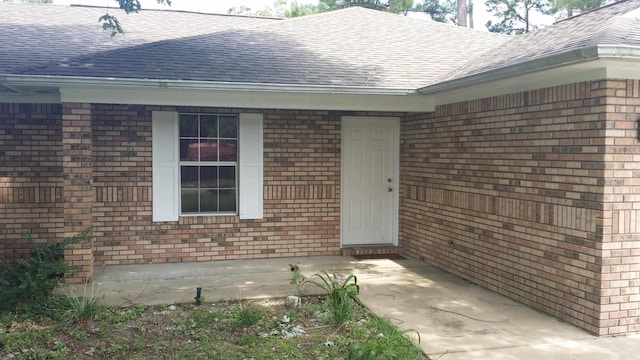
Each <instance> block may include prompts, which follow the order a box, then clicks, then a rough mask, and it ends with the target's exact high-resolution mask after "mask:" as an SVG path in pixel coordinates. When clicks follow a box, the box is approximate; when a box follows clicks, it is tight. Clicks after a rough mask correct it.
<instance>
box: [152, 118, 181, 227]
mask: <svg viewBox="0 0 640 360" xmlns="http://www.w3.org/2000/svg"><path fill="white" fill-rule="evenodd" d="M151 119H152V125H151V143H152V145H151V149H152V191H153V198H152V208H153V216H152V217H153V221H154V222H157V221H178V216H179V214H180V196H179V195H180V194H179V191H180V179H179V170H180V167H179V166H178V165H179V161H178V160H179V147H178V131H179V130H178V113H177V112H173V111H154V112H153V113H152V116H151Z"/></svg>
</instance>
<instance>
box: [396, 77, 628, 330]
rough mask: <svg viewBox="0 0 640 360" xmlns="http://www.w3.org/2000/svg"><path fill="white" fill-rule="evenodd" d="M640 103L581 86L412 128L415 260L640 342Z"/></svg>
mask: <svg viewBox="0 0 640 360" xmlns="http://www.w3.org/2000/svg"><path fill="white" fill-rule="evenodd" d="M629 89H633V90H632V91H634V95H633V98H630V97H629V94H630V93H629ZM635 91H637V83H635V82H634V83H633V84H631V85H627V84H626V83H625V82H606V81H602V82H592V83H579V84H574V85H568V86H559V87H553V88H547V89H541V90H535V91H528V92H523V93H517V94H512V95H507V96H499V97H493V98H487V99H482V100H477V101H470V102H464V103H457V104H451V105H446V106H440V107H438V108H437V110H436V112H435V113H433V114H426V115H416V116H411V117H408V118H406V119H405V120H404V121H403V123H402V135H401V136H402V139H401V147H402V150H401V154H402V155H401V174H402V175H401V177H402V179H401V181H402V190H401V213H400V231H401V234H400V238H401V243H402V245H403V246H404V248H405V250H406V251H407V253H409V254H411V255H414V256H418V257H420V258H423V259H428V260H429V261H431V262H433V263H434V264H435V265H436V266H439V267H442V268H444V269H446V270H448V271H451V272H453V273H455V274H458V275H460V276H462V277H465V278H468V279H470V280H471V281H473V282H475V283H478V284H480V285H482V286H485V287H487V288H489V289H491V290H494V291H497V292H499V293H502V294H505V295H507V296H509V297H511V298H514V299H516V300H518V301H521V302H523V303H525V304H527V305H530V306H532V307H534V308H537V309H540V310H542V311H544V312H546V313H549V314H552V315H554V316H556V317H558V318H561V319H563V320H565V321H568V322H570V323H573V324H575V325H578V326H580V327H583V328H585V329H587V330H589V331H591V332H594V333H597V334H615V333H621V332H626V331H628V330H632V327H631V326H629V327H621V322H628V323H632V324H637V321H638V310H637V309H638V300H639V299H638V296H637V294H638V285H639V284H638V270H639V269H638V266H637V264H638V260H639V259H638V255H639V254H638V247H639V243H638V235H639V234H638V230H637V229H636V228H635V226H632V225H631V224H632V223H633V221H634V220H633V219H635V218H634V217H633V216H636V215H635V213H633V212H632V211H630V210H631V209H638V208H640V206H639V203H638V202H637V201H635V198H634V197H637V195H632V194H634V193H635V194H637V193H639V189H640V188H639V187H638V186H637V180H634V179H633V177H634V174H633V170H632V169H633V168H634V167H635V166H636V165H635V163H634V161H636V163H637V160H638V159H639V158H638V156H639V154H638V152H639V150H640V147H638V142H637V140H635V131H636V130H635V122H634V121H635V118H634V116H636V115H635V114H634V111H635V113H637V111H638V108H637V107H636V108H635V109H633V107H632V106H629V105H630V104H635V105H637V104H638V99H637V93H636V92H635ZM615 103H619V104H629V105H627V106H626V107H622V106H619V105H618V106H617V105H614V104H615ZM625 112H626V113H625ZM621 113H624V114H621ZM605 136H608V137H609V138H605ZM614 138H615V139H614ZM611 160H614V162H609V163H606V164H605V161H611ZM614 169H620V170H614ZM621 177H625V178H626V179H625V180H621V179H620V178H621ZM627 185H633V187H628V186H627ZM614 194H615V195H614ZM625 194H626V195H625ZM603 202H604V205H603ZM612 208H616V209H625V211H626V212H624V211H623V212H621V211H614V213H613V215H612V213H611V211H610V210H611V209H612ZM615 214H618V215H615ZM621 218H624V219H625V221H627V223H625V224H626V225H620V224H621V223H620V221H619V220H618V221H617V222H616V219H621ZM613 224H617V225H616V226H617V228H618V229H620V230H622V234H619V235H618V236H614V235H613V234H612V235H608V233H609V232H612V230H611V228H612V226H613ZM623 239H624V240H623ZM608 244H610V245H608ZM603 247H604V248H605V251H604V252H602V251H601V249H602V248H603ZM609 247H611V248H612V250H611V251H609V250H608V249H609ZM613 248H615V249H619V251H617V250H613ZM624 249H626V250H624ZM614 264H619V265H620V266H613V265H614ZM625 264H626V265H625ZM610 265H611V266H610ZM603 273H604V274H603ZM609 273H611V274H609ZM627 285H631V287H627ZM607 294H610V295H611V296H609V295H607ZM625 296H626V297H625ZM614 301H615V302H616V304H615V305H613V302H614ZM628 301H631V302H628ZM609 303H612V305H609ZM623 307H627V308H630V309H628V310H625V311H626V312H624V311H622V308H623ZM612 316H615V317H617V319H616V320H615V321H604V320H606V319H609V318H611V317H612ZM636 329H637V328H636Z"/></svg>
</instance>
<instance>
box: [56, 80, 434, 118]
mask: <svg viewBox="0 0 640 360" xmlns="http://www.w3.org/2000/svg"><path fill="white" fill-rule="evenodd" d="M60 93H61V101H62V102H84V103H110V104H142V105H173V106H210V107H233V108H247V109H289V110H344V111H390V112H431V111H434V109H435V106H434V102H433V99H431V98H430V97H427V96H421V95H419V94H417V93H413V94H410V95H407V94H404V95H400V94H397V95H385V94H354V93H316V92H302V93H300V92H277V91H243V90H206V89H202V90H200V89H176V88H169V87H168V88H126V87H117V88H114V87H101V88H98V87H87V88H85V87H78V86H73V87H63V88H61V89H60Z"/></svg>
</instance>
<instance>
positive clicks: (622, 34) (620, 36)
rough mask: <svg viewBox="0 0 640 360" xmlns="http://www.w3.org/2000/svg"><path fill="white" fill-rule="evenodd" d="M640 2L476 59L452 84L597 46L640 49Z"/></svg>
mask: <svg viewBox="0 0 640 360" xmlns="http://www.w3.org/2000/svg"><path fill="white" fill-rule="evenodd" d="M639 8H640V0H627V1H621V2H618V3H614V4H611V5H609V6H605V7H603V8H600V9H597V10H593V11H589V12H586V13H583V14H580V15H577V16H574V17H572V18H569V19H565V20H562V21H559V22H557V23H555V24H554V25H553V26H549V27H546V28H543V29H540V30H538V31H534V32H531V33H527V34H524V35H520V36H515V37H513V38H512V39H511V40H510V41H509V42H507V43H505V44H501V45H500V46H498V47H495V48H494V49H492V50H490V51H488V52H486V53H485V54H482V55H480V56H478V57H476V58H473V59H472V60H471V61H469V62H468V63H465V64H464V65H463V66H461V67H460V68H458V69H457V70H456V71H454V72H452V73H451V74H449V76H447V78H445V79H442V80H452V79H456V78H462V77H465V76H470V75H474V74H479V73H483V72H487V71H491V70H497V69H500V68H504V67H506V66H510V65H515V64H519V63H523V62H526V61H530V60H536V59H542V58H545V57H548V56H552V55H556V54H560V53H563V52H568V51H572V50H578V49H582V48H585V47H590V46H595V45H626V46H640V19H639V18H640V13H639V12H638V11H637V9H639Z"/></svg>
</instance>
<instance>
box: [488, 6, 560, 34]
mask: <svg viewBox="0 0 640 360" xmlns="http://www.w3.org/2000/svg"><path fill="white" fill-rule="evenodd" d="M485 5H486V6H487V9H488V10H489V11H490V12H491V13H492V14H493V16H495V17H497V18H499V19H500V21H499V22H495V23H494V22H493V21H491V20H489V21H487V24H486V26H487V29H488V30H489V31H491V32H497V33H503V34H511V35H518V34H523V33H527V32H529V31H532V30H536V29H537V28H538V27H537V26H536V25H535V24H533V23H532V21H531V20H532V16H533V15H534V13H536V12H537V13H539V14H544V13H545V12H546V11H547V10H548V9H549V6H550V4H549V0H486V1H485Z"/></svg>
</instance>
